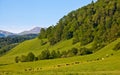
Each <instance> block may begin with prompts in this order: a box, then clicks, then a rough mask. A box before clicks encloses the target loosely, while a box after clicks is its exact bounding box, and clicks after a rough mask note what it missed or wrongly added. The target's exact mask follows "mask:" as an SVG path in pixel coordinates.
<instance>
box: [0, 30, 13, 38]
mask: <svg viewBox="0 0 120 75" xmlns="http://www.w3.org/2000/svg"><path fill="white" fill-rule="evenodd" d="M10 35H14V33H11V32H8V31H3V30H0V37H5V36H10Z"/></svg>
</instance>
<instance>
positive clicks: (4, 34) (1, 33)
mask: <svg viewBox="0 0 120 75" xmlns="http://www.w3.org/2000/svg"><path fill="white" fill-rule="evenodd" d="M41 28H42V27H34V28H32V29H30V30H27V31H22V32H20V33H12V32H9V31H6V30H0V37H7V36H13V35H27V34H39V32H40V30H41Z"/></svg>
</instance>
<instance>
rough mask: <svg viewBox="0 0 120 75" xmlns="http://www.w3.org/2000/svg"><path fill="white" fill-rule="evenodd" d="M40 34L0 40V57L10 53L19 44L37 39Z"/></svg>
mask: <svg viewBox="0 0 120 75" xmlns="http://www.w3.org/2000/svg"><path fill="white" fill-rule="evenodd" d="M37 36H38V34H26V35H11V36H10V35H9V36H7V37H1V38H0V56H1V55H3V54H5V53H6V52H8V51H10V50H11V49H12V48H14V47H15V46H17V45H18V44H19V43H21V42H23V41H25V40H30V39H33V38H36V37H37Z"/></svg>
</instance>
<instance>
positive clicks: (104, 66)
mask: <svg viewBox="0 0 120 75" xmlns="http://www.w3.org/2000/svg"><path fill="white" fill-rule="evenodd" d="M71 41H72V39H71V40H67V41H62V42H60V43H58V44H56V45H55V46H52V47H50V46H49V45H48V44H46V45H44V46H41V45H40V42H39V40H38V39H34V40H30V41H26V42H23V43H22V44H20V45H19V46H17V47H16V48H14V49H13V50H12V51H11V52H9V53H8V54H6V55H5V56H3V57H1V58H0V64H6V63H8V64H9V63H13V62H14V56H16V55H21V54H26V53H28V52H30V51H33V50H34V53H36V54H37V53H39V52H40V51H41V50H43V49H45V48H46V47H47V48H48V47H49V48H50V49H51V50H56V49H60V50H67V49H70V48H72V47H74V46H76V47H79V43H78V44H76V45H72V43H71ZM118 42H120V39H117V40H116V41H114V42H112V43H111V44H109V45H108V46H106V47H104V48H102V49H101V50H99V51H98V52H96V53H94V54H91V55H86V56H76V57H70V58H60V59H53V60H41V61H37V62H27V63H18V64H9V65H4V66H0V70H10V71H14V72H19V71H20V72H24V69H25V68H29V67H32V68H34V69H36V68H37V67H42V68H43V70H42V71H41V72H35V74H36V75H37V74H38V75H39V73H41V74H44V73H46V74H47V73H48V74H50V73H51V74H53V73H57V74H58V73H59V74H61V72H62V75H63V73H67V72H68V73H79V72H85V71H90V72H91V71H92V72H93V71H96V72H97V71H98V72H99V71H100V72H101V71H110V72H112V71H117V72H115V73H119V71H120V66H119V65H120V61H119V59H120V52H119V51H118V52H115V51H113V50H112V48H113V47H114V46H115V44H117V43H118ZM90 45H91V44H90ZM90 45H88V47H90ZM19 50H20V51H19ZM112 53H113V55H112V56H111V54H112ZM106 55H109V57H106ZM97 58H99V59H101V58H105V60H99V61H94V60H95V59H97ZM88 60H92V61H91V62H87V61H88ZM75 61H80V62H82V63H81V64H79V65H70V66H68V67H67V66H65V64H66V63H68V64H71V63H74V62H75ZM58 64H60V65H63V67H60V68H56V67H54V66H57V65H58ZM23 74H25V73H23ZM44 75H45V74H44Z"/></svg>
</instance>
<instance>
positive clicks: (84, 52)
mask: <svg viewBox="0 0 120 75" xmlns="http://www.w3.org/2000/svg"><path fill="white" fill-rule="evenodd" d="M92 53H93V52H92V50H90V49H88V48H85V47H84V48H81V49H80V55H87V54H92Z"/></svg>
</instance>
